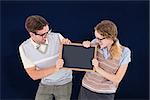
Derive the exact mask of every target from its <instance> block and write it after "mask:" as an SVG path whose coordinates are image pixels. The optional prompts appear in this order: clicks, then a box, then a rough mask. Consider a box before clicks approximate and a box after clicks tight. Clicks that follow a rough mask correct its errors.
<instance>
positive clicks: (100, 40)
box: [96, 38, 106, 41]
mask: <svg viewBox="0 0 150 100" xmlns="http://www.w3.org/2000/svg"><path fill="white" fill-rule="evenodd" d="M96 39H97V40H98V41H102V40H104V39H106V38H102V39H100V38H96Z"/></svg>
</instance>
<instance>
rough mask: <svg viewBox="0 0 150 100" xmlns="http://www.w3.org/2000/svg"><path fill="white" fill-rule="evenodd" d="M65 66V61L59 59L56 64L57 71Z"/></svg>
mask: <svg viewBox="0 0 150 100" xmlns="http://www.w3.org/2000/svg"><path fill="white" fill-rule="evenodd" d="M63 65H64V60H63V59H58V61H57V62H56V71H58V70H59V69H60V68H62V67H63Z"/></svg>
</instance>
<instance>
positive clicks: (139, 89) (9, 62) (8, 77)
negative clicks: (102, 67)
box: [1, 1, 149, 100]
mask: <svg viewBox="0 0 150 100" xmlns="http://www.w3.org/2000/svg"><path fill="white" fill-rule="evenodd" d="M34 14H36V15H41V16H43V17H44V18H45V19H47V20H48V22H49V23H50V24H52V27H53V31H55V32H60V33H61V34H62V35H63V36H64V37H66V38H69V39H70V40H72V41H73V42H82V41H84V40H92V39H93V38H94V34H93V32H94V26H95V25H96V24H97V23H99V22H100V21H101V20H103V19H109V20H112V21H113V22H115V23H116V24H117V26H118V31H119V36H118V38H119V39H120V42H121V43H122V44H124V45H125V46H128V47H129V48H130V49H131V51H132V62H131V63H130V64H129V67H128V70H127V73H126V75H125V77H124V78H123V80H122V82H121V83H120V87H119V88H118V91H117V95H116V98H124V99H128V98H130V99H131V98H138V99H148V96H149V95H148V94H149V93H148V92H149V65H148V63H149V62H148V61H149V56H148V55H149V46H148V44H149V2H148V1H143V2H142V1H112V2H111V1H109V2H108V1H78V2H77V1H72V2H71V1H59V2H58V1H53V2H52V1H13V2H11V1H5V2H4V1H3V2H1V51H2V52H1V98H2V99H17V98H19V100H21V99H34V96H35V93H36V90H37V86H38V83H39V81H33V80H32V79H30V78H29V76H28V75H27V73H26V72H25V70H24V68H23V65H22V63H21V60H20V58H19V52H18V47H19V45H20V44H21V43H22V42H23V41H24V40H26V39H27V38H29V35H28V33H27V31H26V30H25V27H24V22H25V19H26V18H27V17H28V16H29V15H34ZM83 75H84V72H77V71H74V73H73V90H72V96H71V98H72V100H75V99H77V96H78V93H79V89H80V85H81V79H82V76H83Z"/></svg>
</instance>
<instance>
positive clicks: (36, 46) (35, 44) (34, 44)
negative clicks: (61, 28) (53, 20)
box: [30, 38, 48, 49]
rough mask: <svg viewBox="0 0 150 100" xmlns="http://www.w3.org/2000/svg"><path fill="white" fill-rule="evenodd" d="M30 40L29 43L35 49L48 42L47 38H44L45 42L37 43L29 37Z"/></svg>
mask: <svg viewBox="0 0 150 100" xmlns="http://www.w3.org/2000/svg"><path fill="white" fill-rule="evenodd" d="M30 40H31V44H32V45H33V46H34V47H35V48H36V49H37V48H39V47H40V46H41V45H46V44H48V39H46V42H45V44H38V43H35V42H34V41H33V40H32V39H31V38H30Z"/></svg>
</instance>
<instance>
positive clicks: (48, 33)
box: [33, 29, 52, 36]
mask: <svg viewBox="0 0 150 100" xmlns="http://www.w3.org/2000/svg"><path fill="white" fill-rule="evenodd" d="M51 31H52V29H51V30H49V31H48V32H45V33H43V34H37V33H36V32H33V33H34V34H35V35H39V36H45V35H47V34H49V33H51Z"/></svg>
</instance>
